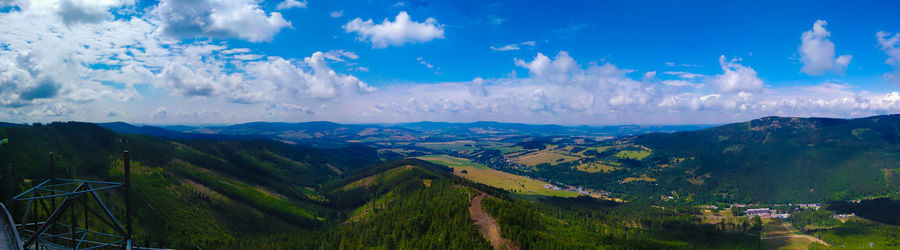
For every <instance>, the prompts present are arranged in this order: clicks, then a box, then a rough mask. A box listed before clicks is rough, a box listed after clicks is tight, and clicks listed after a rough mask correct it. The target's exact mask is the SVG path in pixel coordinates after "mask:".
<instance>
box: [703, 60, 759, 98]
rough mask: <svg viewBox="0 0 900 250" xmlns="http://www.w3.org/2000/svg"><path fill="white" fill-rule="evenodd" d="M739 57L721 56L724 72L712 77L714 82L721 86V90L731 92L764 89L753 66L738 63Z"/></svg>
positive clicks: (720, 61)
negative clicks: (727, 57) (728, 58)
mask: <svg viewBox="0 0 900 250" xmlns="http://www.w3.org/2000/svg"><path fill="white" fill-rule="evenodd" d="M738 61H739V59H737V58H735V59H731V60H730V61H729V60H727V59H725V55H722V56H720V57H719V65H720V66H721V67H722V71H723V73H722V74H721V75H716V76H714V77H713V78H712V83H713V84H715V85H716V86H718V87H719V91H721V92H725V93H730V92H742V91H746V92H757V91H759V90H762V88H763V82H762V80H760V79H759V77H757V76H756V71H755V70H753V68H750V67H746V66H744V65H741V64H739V63H738Z"/></svg>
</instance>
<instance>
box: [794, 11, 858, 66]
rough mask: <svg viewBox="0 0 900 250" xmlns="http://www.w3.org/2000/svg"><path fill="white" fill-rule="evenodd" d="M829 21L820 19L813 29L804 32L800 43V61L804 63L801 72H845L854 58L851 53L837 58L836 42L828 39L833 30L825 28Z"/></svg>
mask: <svg viewBox="0 0 900 250" xmlns="http://www.w3.org/2000/svg"><path fill="white" fill-rule="evenodd" d="M827 24H828V22H825V20H818V21H816V23H814V24H813V28H812V30H808V31H806V32H803V36H802V37H801V40H802V43H801V44H800V49H799V52H800V61H801V62H802V63H803V68H801V69H800V71H801V72H803V73H806V74H808V75H822V74H825V73H826V72H835V73H843V72H844V70H846V69H847V65H848V64H850V60H851V59H853V56H851V55H842V56H838V57H836V58H835V52H834V43H833V42H831V40H829V39H828V37H830V36H831V32H829V31H828V30H826V29H825V25H827Z"/></svg>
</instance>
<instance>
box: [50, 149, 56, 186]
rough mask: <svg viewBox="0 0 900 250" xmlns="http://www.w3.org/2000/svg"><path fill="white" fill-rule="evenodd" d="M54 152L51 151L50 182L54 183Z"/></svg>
mask: <svg viewBox="0 0 900 250" xmlns="http://www.w3.org/2000/svg"><path fill="white" fill-rule="evenodd" d="M53 158H54V157H53V152H50V184H53V182H54V180H53V179H55V177H56V176H55V173H54V172H53Z"/></svg>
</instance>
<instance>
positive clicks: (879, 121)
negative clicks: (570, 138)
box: [618, 115, 900, 203]
mask: <svg viewBox="0 0 900 250" xmlns="http://www.w3.org/2000/svg"><path fill="white" fill-rule="evenodd" d="M898 134H900V115H887V116H875V117H868V118H860V119H849V120H845V119H828V118H788V117H765V118H761V119H757V120H752V121H748V122H743V123H735V124H729V125H724V126H720V127H714V128H709V129H703V130H698V131H689V132H678V133H671V134H647V135H641V136H636V137H630V138H625V139H622V140H619V141H618V142H619V143H634V144H639V145H643V146H646V147H649V148H651V149H652V150H653V154H652V155H651V156H650V157H648V158H646V159H644V162H645V163H649V164H647V165H654V164H657V163H662V162H672V160H673V159H683V160H684V161H683V162H681V163H680V164H678V165H677V166H678V167H677V168H664V169H661V170H659V171H660V173H658V174H656V177H657V183H658V184H659V185H660V186H661V189H665V190H661V191H665V192H669V191H670V190H674V191H677V192H679V193H681V194H698V196H697V197H696V198H698V199H700V200H708V199H718V200H724V201H728V200H731V201H741V202H784V203H787V202H795V203H796V202H819V201H825V200H846V199H851V198H858V197H861V196H866V195H873V194H881V193H886V192H896V191H897V190H898V185H900V172H898V171H900V168H898V167H900V164H898V162H900V135H898Z"/></svg>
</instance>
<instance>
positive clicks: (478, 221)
mask: <svg viewBox="0 0 900 250" xmlns="http://www.w3.org/2000/svg"><path fill="white" fill-rule="evenodd" d="M487 196H488V195H487V194H485V193H479V194H478V195H476V196H475V198H472V205H471V206H469V214H470V216H471V218H472V222H473V223H474V224H475V226H477V227H478V231H480V232H481V236H483V237H484V239H485V240H487V241H489V242H491V246H494V249H519V247H518V246H516V244H515V243H513V242H512V240H510V239H506V238H503V237H502V236H500V226H498V225H497V222H496V221H494V219H493V218H491V216H490V215H488V214H487V213H485V212H484V210H482V209H481V200H483V199H484V197H487Z"/></svg>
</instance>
